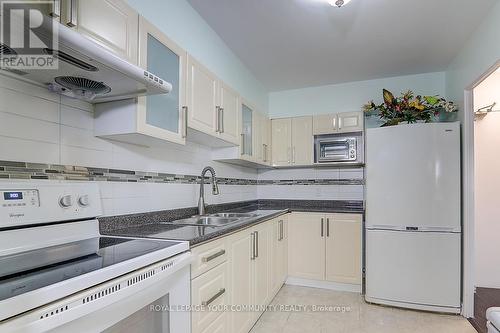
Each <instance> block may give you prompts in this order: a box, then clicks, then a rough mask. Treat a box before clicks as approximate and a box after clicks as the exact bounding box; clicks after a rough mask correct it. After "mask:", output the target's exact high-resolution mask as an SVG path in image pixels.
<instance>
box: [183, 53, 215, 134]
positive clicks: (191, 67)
mask: <svg viewBox="0 0 500 333" xmlns="http://www.w3.org/2000/svg"><path fill="white" fill-rule="evenodd" d="M187 72H188V78H187V106H188V119H189V120H188V126H189V127H190V128H192V129H195V130H198V131H200V132H203V133H206V134H210V135H214V136H215V135H216V133H217V130H218V112H217V111H218V89H217V88H218V80H217V77H216V76H215V75H214V74H213V73H212V72H210V71H209V70H208V69H207V68H205V66H203V65H202V64H200V63H199V62H198V61H196V60H195V59H194V58H193V57H191V56H188V70H187Z"/></svg>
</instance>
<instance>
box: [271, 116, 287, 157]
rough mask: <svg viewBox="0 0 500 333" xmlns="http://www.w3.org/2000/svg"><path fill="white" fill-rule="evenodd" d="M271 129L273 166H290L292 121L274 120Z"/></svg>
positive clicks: (285, 119)
mask: <svg viewBox="0 0 500 333" xmlns="http://www.w3.org/2000/svg"><path fill="white" fill-rule="evenodd" d="M271 128H272V134H271V141H272V152H273V153H272V159H273V165H274V166H288V165H290V164H291V162H292V159H291V154H292V119H291V118H283V119H273V120H272V121H271Z"/></svg>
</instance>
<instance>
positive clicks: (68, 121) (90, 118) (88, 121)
mask: <svg viewBox="0 0 500 333" xmlns="http://www.w3.org/2000/svg"><path fill="white" fill-rule="evenodd" d="M61 124H62V125H66V126H71V127H76V128H82V129H86V130H90V131H93V130H94V113H93V112H89V111H83V110H80V109H77V108H73V107H70V106H66V105H62V106H61Z"/></svg>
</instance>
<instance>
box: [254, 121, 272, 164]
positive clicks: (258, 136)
mask: <svg viewBox="0 0 500 333" xmlns="http://www.w3.org/2000/svg"><path fill="white" fill-rule="evenodd" d="M253 126H254V133H253V134H254V143H253V146H254V160H255V161H256V162H257V163H260V164H263V165H270V164H271V161H270V156H271V152H270V147H271V144H270V141H271V140H270V120H269V118H268V117H267V116H266V115H264V114H262V113H259V112H254V118H253Z"/></svg>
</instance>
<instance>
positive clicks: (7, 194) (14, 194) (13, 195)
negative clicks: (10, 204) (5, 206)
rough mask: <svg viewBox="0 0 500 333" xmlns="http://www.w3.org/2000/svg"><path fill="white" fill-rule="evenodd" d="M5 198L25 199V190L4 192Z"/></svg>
mask: <svg viewBox="0 0 500 333" xmlns="http://www.w3.org/2000/svg"><path fill="white" fill-rule="evenodd" d="M3 198H4V200H23V192H3Z"/></svg>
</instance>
